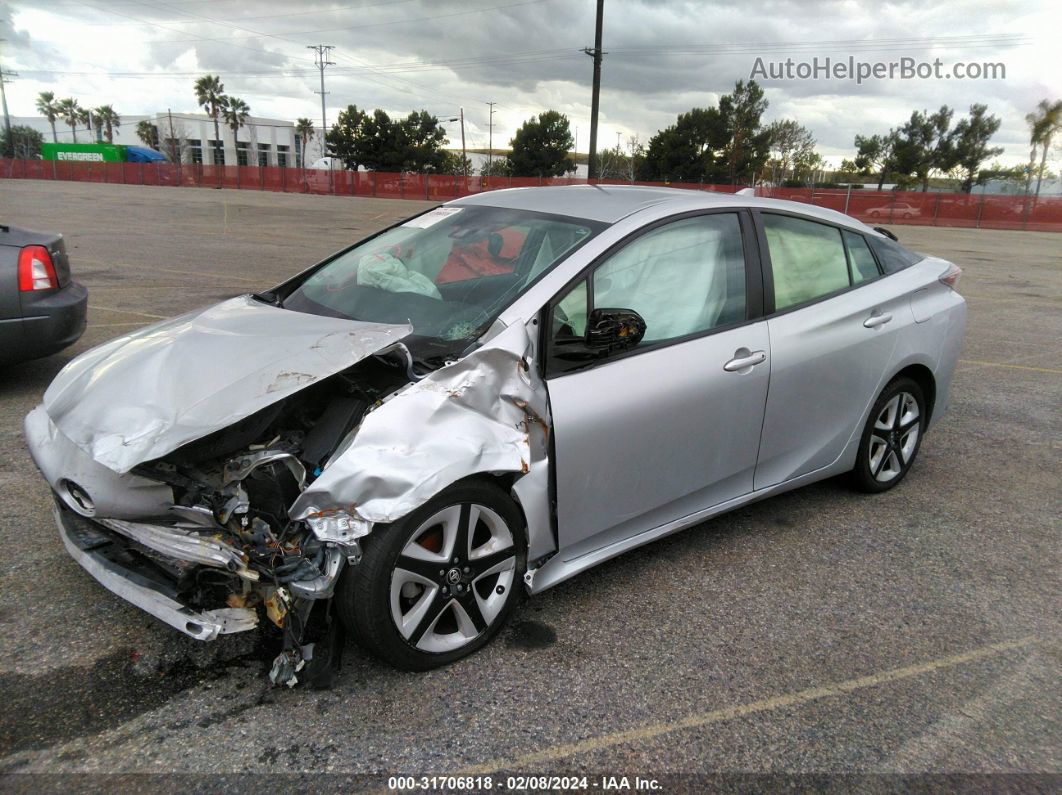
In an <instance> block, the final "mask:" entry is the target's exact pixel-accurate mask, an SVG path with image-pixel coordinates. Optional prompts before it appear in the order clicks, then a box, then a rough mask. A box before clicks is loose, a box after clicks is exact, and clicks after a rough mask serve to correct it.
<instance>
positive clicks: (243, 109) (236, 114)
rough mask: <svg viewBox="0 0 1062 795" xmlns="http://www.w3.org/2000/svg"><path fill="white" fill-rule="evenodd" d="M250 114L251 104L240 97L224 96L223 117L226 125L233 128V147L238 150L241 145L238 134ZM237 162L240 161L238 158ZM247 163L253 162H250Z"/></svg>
mask: <svg viewBox="0 0 1062 795" xmlns="http://www.w3.org/2000/svg"><path fill="white" fill-rule="evenodd" d="M250 115H251V106H250V105H248V104H247V103H246V102H244V101H243V100H242V99H240V98H239V97H222V104H221V118H223V119H224V120H225V125H226V126H227V127H228V128H229V129H230V130H232V148H233V149H234V150H235V151H236V152H239V151H240V145H239V142H238V141H237V140H236V136H237V134H238V133H239V132H240V128H241V127H242V126H243V123H244V122H245V121H247V117H248V116H250ZM237 162H239V160H238V159H237ZM247 165H251V164H250V163H248V164H247Z"/></svg>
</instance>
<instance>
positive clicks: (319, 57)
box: [302, 44, 336, 189]
mask: <svg viewBox="0 0 1062 795" xmlns="http://www.w3.org/2000/svg"><path fill="white" fill-rule="evenodd" d="M306 49H308V50H313V51H314V53H315V54H314V63H315V64H316V65H317V68H318V69H319V70H320V72H321V90H320V91H314V92H313V93H315V94H320V95H321V157H325V156H326V152H327V150H326V149H325V133H327V132H328V121H327V119H326V118H325V94H326V93H328V92H327V91H325V87H324V73H325V67H328V66H335V65H336V62H335V61H330V60H328V53H329V52H331V51H332V50H334V49H335V47H334V46H333V45H331V44H310V45H308V46H307V47H306ZM302 156H303V159H304V160H305V158H306V153H305V152H304V153H303V155H302ZM328 185H329V189H331V186H332V158H328Z"/></svg>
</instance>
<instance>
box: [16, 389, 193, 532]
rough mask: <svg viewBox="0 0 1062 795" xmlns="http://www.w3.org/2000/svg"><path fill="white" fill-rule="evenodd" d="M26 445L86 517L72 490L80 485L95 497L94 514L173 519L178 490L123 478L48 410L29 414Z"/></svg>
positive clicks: (129, 475)
mask: <svg viewBox="0 0 1062 795" xmlns="http://www.w3.org/2000/svg"><path fill="white" fill-rule="evenodd" d="M23 429H24V432H25V435H26V444H27V446H28V447H29V451H30V454H31V455H32V456H33V461H34V463H36V464H37V469H39V470H40V471H41V474H42V475H44V479H45V480H47V481H48V483H49V485H51V487H52V489H53V490H54V491H55V493H56V494H58V495H59V497H60V499H62V500H63V502H65V503H66V504H67V506H69V507H70V508H71V509H72V510H74V511H76V512H77V513H80V514H82V515H85V513H86V512H85V509H84V507H83V506H81V505H79V504H78V503H77V502H76V501H75V500H74V499H73V495H72V494H71V492H70V489H69V488H68V484H69V483H76V484H78V485H79V486H80V487H81V488H83V489H84V490H85V491H86V492H87V493H88V494H90V495H92V503H93V509H92V510H91V511H90V512H89V513H90V514H91V515H93V516H107V517H110V518H112V519H133V520H136V519H156V518H163V517H166V516H169V515H170V506H172V505H173V490H172V489H171V488H170V487H169V486H167V485H165V484H162V483H159V482H158V481H156V480H149V479H148V478H143V477H140V476H139V475H134V474H132V473H130V472H126V473H124V474H119V473H117V472H115V471H114V470H113V469H110V468H108V467H105V466H104V465H103V464H101V463H99V462H98V461H96V460H94V459H93V458H92V456H90V455H89V454H88V453H87V452H85V451H84V450H82V449H81V448H80V447H78V446H77V445H75V444H74V443H73V442H72V441H70V439H68V438H67V437H66V435H65V434H64V433H63V432H62V431H60V430H59V429H58V428H57V427H56V425H55V423H54V422H52V419H51V417H49V416H48V412H47V411H46V410H45V408H44V406H43V405H42V406H37V407H36V408H35V409H33V411H31V412H30V413H29V414H27V415H26V420H25V422H24V426H23Z"/></svg>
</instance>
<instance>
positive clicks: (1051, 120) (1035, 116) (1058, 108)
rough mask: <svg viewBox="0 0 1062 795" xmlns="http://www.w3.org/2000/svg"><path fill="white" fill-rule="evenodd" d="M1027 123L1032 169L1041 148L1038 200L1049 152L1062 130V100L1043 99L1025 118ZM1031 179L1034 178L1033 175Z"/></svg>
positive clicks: (1037, 181) (1037, 185) (1038, 171)
mask: <svg viewBox="0 0 1062 795" xmlns="http://www.w3.org/2000/svg"><path fill="white" fill-rule="evenodd" d="M1025 121H1026V122H1028V124H1029V128H1030V131H1031V134H1030V136H1029V142H1030V143H1031V144H1032V152H1031V153H1030V155H1031V157H1030V161H1029V167H1030V169H1031V168H1033V166H1034V165H1035V163H1036V147H1037V146H1039V147H1040V168H1039V169H1038V170H1037V172H1036V198H1037V199H1038V198H1040V183H1041V182H1043V179H1044V169H1045V168H1046V167H1047V151H1048V150H1049V149H1050V148H1051V139H1052V138H1053V137H1054V135H1055V133H1056V132H1058V131H1059V130H1062V99H1059V100H1055V101H1054V102H1048V101H1047V100H1046V99H1041V100H1040V104H1039V105H1037V106H1036V110H1035V111H1034V112H1032V113H1029V114H1027V115H1026V116H1025ZM1029 177H1030V179H1031V178H1032V174H1031V173H1030V175H1029ZM1026 193H1028V188H1026Z"/></svg>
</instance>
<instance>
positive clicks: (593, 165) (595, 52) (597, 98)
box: [583, 0, 605, 180]
mask: <svg viewBox="0 0 1062 795" xmlns="http://www.w3.org/2000/svg"><path fill="white" fill-rule="evenodd" d="M604 16H605V0H597V24H596V27H595V29H594V48H593V49H592V50H591V49H590V48H589V47H585V48H584V49H583V52H585V53H586V54H587V55H589V56H591V57H593V59H594V87H593V94H592V95H591V99H590V164H589V167H588V168H587V170H586V178H587V180H591V179H597V110H598V107H599V106H600V104H601V56H603V55H604V54H605V53H604V52H602V50H601V24H602V19H603V18H604Z"/></svg>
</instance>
